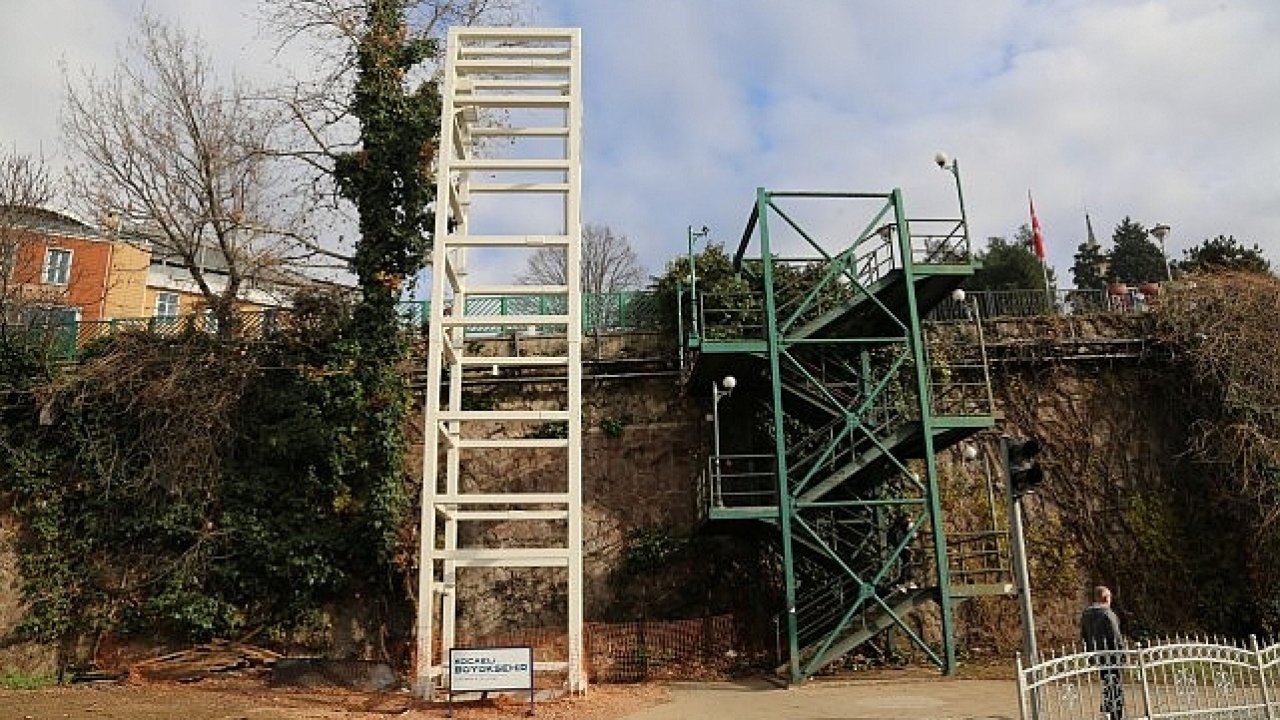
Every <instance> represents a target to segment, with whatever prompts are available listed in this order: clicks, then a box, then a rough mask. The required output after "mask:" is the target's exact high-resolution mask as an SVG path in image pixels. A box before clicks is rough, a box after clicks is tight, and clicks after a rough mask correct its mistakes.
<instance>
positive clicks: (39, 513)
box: [0, 299, 407, 662]
mask: <svg viewBox="0 0 1280 720" xmlns="http://www.w3.org/2000/svg"><path fill="white" fill-rule="evenodd" d="M299 305H300V307H299V309H298V311H297V313H296V314H295V315H294V317H293V320H294V321H293V322H292V323H289V324H288V325H287V326H286V327H285V328H284V329H282V331H281V335H280V336H279V337H277V338H276V339H275V340H276V341H275V342H273V343H269V344H256V345H250V344H247V343H228V342H225V341H221V340H218V339H214V338H211V337H208V336H206V335H203V334H200V333H190V334H188V335H185V336H181V337H178V338H170V339H160V338H156V337H154V336H150V335H147V334H142V333H138V334H130V333H123V334H119V335H117V336H114V337H112V338H110V339H109V340H108V341H106V342H104V343H102V344H100V345H98V346H96V347H95V348H93V349H92V350H91V351H90V352H89V353H88V354H87V355H86V357H85V358H84V360H83V361H82V362H81V364H80V365H79V367H78V368H76V369H74V370H72V371H70V372H68V373H67V374H65V375H62V376H59V377H56V378H54V379H53V381H52V382H51V383H43V384H42V383H40V382H39V381H38V380H39V377H40V376H39V368H40V367H41V363H40V362H39V358H38V357H33V356H31V355H30V354H28V355H21V354H20V353H21V352H22V350H23V349H22V348H21V347H14V346H12V345H10V346H5V351H6V353H7V355H8V356H14V355H17V356H18V357H17V359H18V360H24V361H25V364H22V363H19V362H12V363H10V362H6V363H4V364H3V366H4V368H5V371H6V372H5V374H6V377H5V378H4V379H3V387H4V388H5V389H6V391H7V392H6V402H5V404H4V409H5V417H4V420H5V422H4V424H3V427H2V428H0V450H3V452H0V477H3V478H4V484H3V487H2V488H0V490H2V491H3V492H4V493H5V494H6V495H7V496H8V497H9V498H10V499H11V501H12V507H13V510H14V512H15V513H16V514H17V516H18V517H19V519H20V520H21V522H22V527H23V534H22V536H21V539H20V551H21V552H20V556H19V557H20V567H21V571H22V577H23V580H24V582H25V586H24V588H23V597H24V600H25V601H26V603H27V610H28V612H27V617H26V619H25V621H24V622H23V624H22V626H21V627H20V633H21V634H22V635H23V636H25V637H27V638H30V639H35V640H41V641H47V642H57V643H58V644H59V645H60V646H61V647H62V648H63V651H64V662H70V661H71V660H72V658H71V657H70V655H71V649H72V648H73V647H75V645H76V644H77V641H78V640H79V638H80V637H82V636H86V635H88V636H92V635H93V634H95V633H103V632H113V633H121V634H131V633H142V634H146V635H149V636H153V637H154V636H161V637H169V638H172V639H179V640H181V639H195V640H200V639H207V638H210V637H213V636H224V637H225V636H244V635H250V634H253V635H259V634H263V633H265V636H267V637H270V636H271V635H272V634H279V633H287V632H292V631H296V630H299V629H306V628H307V627H308V626H309V625H312V624H314V623H316V622H318V621H319V619H320V617H321V615H322V613H323V612H324V610H325V609H326V607H327V606H329V605H330V604H331V603H334V602H335V601H338V600H343V601H346V600H349V599H350V598H351V597H356V596H363V597H366V598H371V604H372V605H373V606H374V607H373V608H372V609H373V611H374V612H373V613H372V614H373V615H374V616H375V617H379V618H380V619H382V620H383V621H384V622H387V621H389V618H391V617H393V616H394V615H395V609H396V608H394V607H392V606H389V605H387V602H388V601H387V600H386V598H398V597H400V596H401V595H402V592H401V588H400V586H399V584H396V583H394V580H395V577H396V575H397V572H398V571H399V570H400V569H401V564H400V562H399V558H398V556H397V555H396V550H397V548H399V547H400V542H399V541H400V537H399V533H400V532H401V531H402V529H403V526H404V523H403V519H404V516H405V514H404V511H403V509H404V506H405V504H406V500H405V498H406V497H407V494H406V481H405V479H404V477H403V473H401V472H397V473H395V474H394V475H393V476H392V477H391V478H390V479H389V480H385V481H384V480H382V478H380V477H378V476H375V475H372V474H369V473H367V471H366V472H362V470H364V469H365V468H368V467H370V466H371V465H372V464H373V463H371V462H370V456H375V457H376V456H378V455H384V454H386V453H387V448H386V447H376V448H372V449H371V448H369V447H367V446H365V445H364V444H363V438H362V437H361V434H360V430H361V428H360V426H359V425H358V424H357V423H356V422H354V421H353V418H356V417H358V416H359V415H360V414H361V413H364V412H366V410H367V408H368V399H369V398H368V396H367V395H366V394H365V392H364V388H363V387H362V386H361V384H360V378H359V377H358V376H357V375H356V374H355V373H354V372H353V370H354V368H355V367H356V364H355V362H354V352H353V347H354V345H355V343H354V342H353V341H352V340H351V339H349V338H348V336H347V333H348V330H349V322H350V321H349V318H350V314H349V312H346V311H344V310H343V308H342V307H341V305H340V304H339V303H337V302H336V301H335V300H333V299H328V300H325V299H313V300H310V301H307V300H304V301H302V302H300V304H299ZM399 419H400V420H401V421H403V415H401V416H400V418H399ZM394 439H395V438H394V437H393V438H390V439H389V440H388V442H390V441H392V440H394ZM380 599H381V600H380ZM379 611H380V612H379Z"/></svg>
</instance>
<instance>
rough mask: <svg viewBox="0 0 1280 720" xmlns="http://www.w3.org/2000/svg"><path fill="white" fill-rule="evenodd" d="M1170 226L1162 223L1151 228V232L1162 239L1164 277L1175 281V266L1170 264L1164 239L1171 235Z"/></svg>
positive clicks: (1161, 251) (1158, 238)
mask: <svg viewBox="0 0 1280 720" xmlns="http://www.w3.org/2000/svg"><path fill="white" fill-rule="evenodd" d="M1169 230H1170V228H1169V226H1168V225H1166V224H1165V223H1160V224H1159V225H1156V226H1155V227H1153V228H1151V234H1152V235H1154V236H1155V238H1156V240H1159V241H1160V257H1161V258H1162V259H1163V260H1164V279H1165V280H1168V281H1170V282H1173V268H1172V267H1170V265H1169V254H1168V253H1166V252H1165V250H1164V239H1165V238H1166V237H1168V236H1169Z"/></svg>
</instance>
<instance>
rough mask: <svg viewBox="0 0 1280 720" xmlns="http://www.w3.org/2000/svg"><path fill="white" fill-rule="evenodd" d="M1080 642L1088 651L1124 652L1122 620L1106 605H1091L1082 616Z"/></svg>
mask: <svg viewBox="0 0 1280 720" xmlns="http://www.w3.org/2000/svg"><path fill="white" fill-rule="evenodd" d="M1080 640H1081V642H1083V643H1084V647H1085V649H1086V650H1092V651H1097V650H1123V649H1124V638H1122V637H1121V636H1120V619H1119V618H1117V617H1116V614H1115V613H1114V612H1112V611H1111V608H1109V607H1107V606H1106V605H1101V604H1098V603H1094V604H1093V605H1090V606H1089V607H1087V608H1085V609H1084V612H1083V613H1081V614H1080Z"/></svg>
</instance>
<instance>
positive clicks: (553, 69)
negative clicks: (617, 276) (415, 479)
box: [414, 28, 587, 697]
mask: <svg viewBox="0 0 1280 720" xmlns="http://www.w3.org/2000/svg"><path fill="white" fill-rule="evenodd" d="M441 99H442V105H443V121H442V123H441V134H440V146H439V152H438V157H437V164H438V169H437V172H438V174H439V177H438V183H437V192H436V208H437V211H436V224H435V233H434V247H433V250H432V258H431V262H432V283H431V304H430V319H429V326H428V348H427V392H426V398H425V402H424V406H425V411H424V423H423V459H422V462H423V468H422V475H423V486H422V517H421V548H420V556H419V582H418V627H417V668H416V682H415V683H414V691H415V693H417V694H418V695H419V696H424V697H429V696H432V695H433V694H434V693H435V692H436V691H439V690H441V689H443V688H445V687H447V685H448V682H449V678H448V665H447V662H446V659H447V658H448V655H449V650H450V649H451V648H452V647H454V646H455V642H456V638H457V621H458V618H457V610H458V597H457V593H458V590H459V585H458V573H459V571H465V570H466V569H467V568H498V567H537V568H549V569H553V571H554V572H557V573H563V572H564V569H566V568H567V572H568V598H567V605H568V607H567V608H566V611H565V616H566V618H567V621H568V628H567V630H568V632H567V635H566V637H567V645H568V647H567V648H566V649H565V653H564V657H566V658H567V659H568V660H567V662H563V661H562V662H540V663H535V670H537V671H544V672H545V671H558V672H564V673H566V675H567V681H566V685H567V689H568V690H569V691H571V692H583V691H585V689H586V685H587V681H586V674H585V672H584V670H583V667H582V665H583V662H582V660H583V651H582V648H583V637H582V623H583V599H582V598H583V575H582V413H581V407H582V292H581V283H580V273H581V241H582V228H581V217H580V215H581V188H582V177H581V168H582V155H581V146H582V142H581V137H582V120H581V118H582V94H581V35H580V30H579V29H576V28H571V29H553V28H454V29H451V30H450V32H449V39H448V47H447V50H446V59H445V62H444V75H443V78H442V80H441ZM530 108H534V109H537V110H538V111H542V110H546V111H549V114H550V115H552V116H556V117H562V118H563V122H555V123H551V124H545V123H541V122H539V123H538V124H536V125H528V124H526V125H521V115H522V113H523V114H525V115H529V114H530V113H529V112H528V111H529V109H530ZM495 118H499V119H501V118H505V122H494V119H495ZM495 141H501V142H502V143H503V145H502V147H503V148H504V149H505V150H506V151H505V152H503V153H497V154H501V155H502V156H503V157H482V156H481V155H482V154H483V153H482V150H483V148H484V143H486V142H495ZM535 141H536V143H537V144H536V145H534V142H535ZM548 141H550V142H548ZM522 142H529V143H530V144H531V145H533V147H532V148H531V149H529V150H525V151H519V150H517V151H516V152H512V151H511V149H512V148H518V147H519V146H520V144H521V143H522ZM548 148H554V150H552V151H550V154H551V155H553V156H551V157H548V156H546V154H547V153H548ZM548 176H550V177H551V180H547V179H546V178H547V177H548ZM531 177H536V178H537V179H536V180H531V179H530V178H531ZM495 178H497V179H501V178H505V180H496V179H495ZM481 195H493V196H496V197H499V198H509V197H521V196H525V197H527V196H529V195H536V196H538V197H542V198H545V197H548V196H550V197H553V198H557V199H560V200H562V201H563V207H564V223H563V227H562V228H560V229H561V231H562V232H559V233H551V234H548V233H547V232H546V230H545V228H537V229H536V230H535V231H533V232H531V233H530V234H520V233H514V234H513V233H507V232H504V233H503V234H478V233H477V234H472V228H473V227H477V226H479V225H482V224H484V221H485V220H486V218H482V217H479V216H477V212H476V211H475V208H473V204H472V198H473V197H478V196H481ZM498 204H499V205H500V203H498ZM486 212H489V211H486ZM505 222H506V223H507V224H510V222H511V221H510V218H507V219H506V220H505ZM492 225H493V224H489V225H488V226H489V227H492ZM478 232H486V231H478ZM547 245H561V246H563V247H564V248H565V250H566V253H567V267H566V269H567V273H566V279H567V282H566V284H565V285H562V286H529V285H496V286H492V285H491V286H473V285H468V282H467V278H468V273H467V250H468V249H469V248H471V249H477V251H478V250H479V249H483V251H484V252H486V253H492V252H494V251H495V250H500V249H503V248H506V249H508V250H512V251H518V250H521V249H523V251H524V252H526V253H527V252H528V249H529V248H539V247H545V246H547ZM529 293H541V294H550V295H555V296H563V297H564V298H565V308H566V310H567V311H566V312H565V313H564V314H563V315H559V314H557V315H530V316H520V317H495V316H482V315H469V314H468V308H467V297H468V295H472V294H476V295H479V294H483V295H487V296H492V295H527V294H529ZM490 325H531V326H534V327H538V326H548V325H550V326H564V328H565V332H566V336H567V337H566V339H567V351H566V353H565V354H564V355H563V356H557V357H546V356H528V355H520V354H519V353H518V350H517V344H516V343H512V347H511V349H510V352H511V354H510V355H507V356H500V357H491V356H485V357H473V356H468V355H467V352H466V345H465V342H464V334H465V331H466V329H467V328H468V327H472V326H490ZM535 366H536V367H541V368H544V369H546V368H547V367H548V366H552V367H555V366H559V367H563V368H564V373H565V378H566V382H565V384H564V388H565V390H564V396H563V398H562V404H561V405H560V407H559V408H558V409H536V410H530V409H525V410H502V409H494V410H464V409H463V408H464V407H465V405H464V402H463V400H464V395H465V394H466V392H468V386H467V385H464V383H463V376H464V375H465V374H467V373H469V372H471V373H474V372H478V371H483V372H498V371H499V368H508V369H511V370H512V371H518V369H519V368H522V367H535ZM445 382H447V389H445V388H443V387H442V384H443V383H445ZM442 395H443V397H442ZM536 422H564V423H566V425H567V437H565V438H530V437H526V435H527V434H528V433H527V429H528V428H529V427H530V423H536ZM475 423H485V426H484V427H485V428H492V427H495V426H497V427H500V428H503V431H502V432H501V433H499V434H498V436H496V437H494V436H491V435H492V433H486V434H485V436H483V437H481V436H477V435H475V434H471V435H469V434H468V433H467V432H466V431H467V429H468V427H475ZM484 448H502V449H506V450H509V451H512V452H529V453H546V452H547V449H548V448H562V449H563V451H564V456H565V460H564V482H563V485H562V486H560V487H557V488H555V489H554V491H550V492H536V493H511V492H506V491H503V490H501V489H498V490H492V489H486V490H487V491H486V492H467V491H465V490H464V489H463V487H462V486H461V483H460V478H461V477H462V473H463V469H464V467H465V465H466V463H467V459H468V454H469V453H475V452H477V451H479V450H482V449H484ZM473 457H474V456H473ZM486 522H487V523H493V522H522V523H524V522H527V523H541V524H542V525H543V526H545V527H546V528H548V529H549V530H548V534H545V536H547V537H552V536H553V535H552V534H550V533H563V536H562V540H561V542H559V543H556V544H554V545H549V546H547V547H540V548H529V547H519V548H515V547H512V548H506V547H465V546H464V545H465V538H466V537H467V534H466V533H465V531H464V532H463V533H462V535H461V536H460V533H459V529H460V527H461V526H463V525H464V524H466V523H486ZM460 537H462V538H463V542H462V543H460Z"/></svg>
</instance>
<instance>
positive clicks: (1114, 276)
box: [1107, 216, 1166, 284]
mask: <svg viewBox="0 0 1280 720" xmlns="http://www.w3.org/2000/svg"><path fill="white" fill-rule="evenodd" d="M1111 241H1112V243H1113V246H1114V247H1113V248H1112V250H1111V267H1110V269H1109V270H1108V272H1107V277H1108V279H1110V280H1114V281H1117V282H1123V283H1130V284H1137V283H1144V282H1153V281H1154V282H1159V281H1161V280H1164V279H1165V274H1166V270H1165V267H1164V253H1162V252H1161V251H1160V246H1159V245H1157V244H1156V243H1154V242H1152V241H1151V240H1150V239H1149V237H1148V231H1147V229H1146V228H1144V227H1143V226H1142V224H1141V223H1136V222H1134V221H1133V220H1131V219H1130V218H1129V217H1128V216H1125V219H1124V220H1122V221H1120V224H1119V225H1117V226H1116V230H1115V233H1114V234H1113V235H1112V236H1111Z"/></svg>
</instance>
